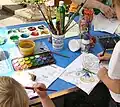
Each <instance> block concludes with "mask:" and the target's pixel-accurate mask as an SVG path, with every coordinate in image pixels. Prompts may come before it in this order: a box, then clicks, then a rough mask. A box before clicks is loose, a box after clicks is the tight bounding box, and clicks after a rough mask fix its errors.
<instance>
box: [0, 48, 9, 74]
mask: <svg viewBox="0 0 120 107" xmlns="http://www.w3.org/2000/svg"><path fill="white" fill-rule="evenodd" d="M8 72H11V67H10V64H9V63H8V59H7V57H6V56H5V53H4V51H3V49H2V48H0V75H3V74H6V73H8Z"/></svg>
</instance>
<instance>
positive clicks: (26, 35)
mask: <svg viewBox="0 0 120 107" xmlns="http://www.w3.org/2000/svg"><path fill="white" fill-rule="evenodd" d="M20 36H21V37H22V38H28V37H29V35H28V34H24V33H23V34H21V35H20Z"/></svg>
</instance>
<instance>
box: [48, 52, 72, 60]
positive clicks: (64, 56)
mask: <svg viewBox="0 0 120 107" xmlns="http://www.w3.org/2000/svg"><path fill="white" fill-rule="evenodd" d="M50 52H51V53H53V54H56V55H59V56H62V57H65V58H70V57H69V56H66V55H63V54H60V53H57V52H54V51H50Z"/></svg>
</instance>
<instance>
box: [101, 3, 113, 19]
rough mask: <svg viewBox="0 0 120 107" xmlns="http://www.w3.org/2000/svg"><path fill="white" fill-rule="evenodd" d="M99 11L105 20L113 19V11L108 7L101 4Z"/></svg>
mask: <svg viewBox="0 0 120 107" xmlns="http://www.w3.org/2000/svg"><path fill="white" fill-rule="evenodd" d="M99 9H100V11H101V12H102V13H103V14H104V15H105V17H107V18H113V17H114V15H115V11H114V10H113V9H112V8H111V7H110V6H107V5H104V4H102V3H101V5H100V8H99Z"/></svg>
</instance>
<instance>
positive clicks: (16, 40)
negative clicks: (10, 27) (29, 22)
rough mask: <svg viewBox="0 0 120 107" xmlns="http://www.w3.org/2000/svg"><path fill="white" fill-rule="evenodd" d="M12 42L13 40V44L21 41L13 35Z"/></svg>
mask: <svg viewBox="0 0 120 107" xmlns="http://www.w3.org/2000/svg"><path fill="white" fill-rule="evenodd" d="M10 40H12V41H13V42H15V43H17V42H18V40H19V36H17V35H12V36H10Z"/></svg>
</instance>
